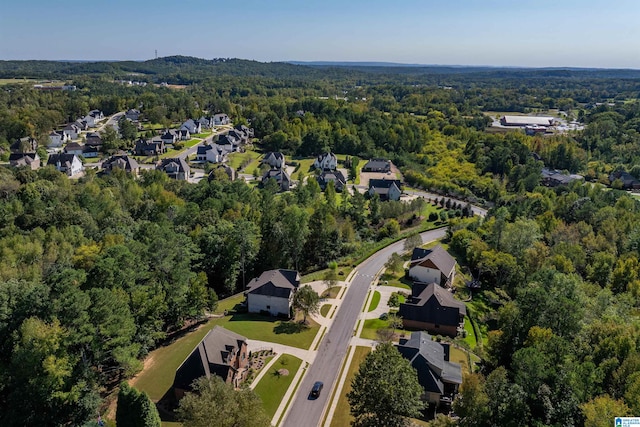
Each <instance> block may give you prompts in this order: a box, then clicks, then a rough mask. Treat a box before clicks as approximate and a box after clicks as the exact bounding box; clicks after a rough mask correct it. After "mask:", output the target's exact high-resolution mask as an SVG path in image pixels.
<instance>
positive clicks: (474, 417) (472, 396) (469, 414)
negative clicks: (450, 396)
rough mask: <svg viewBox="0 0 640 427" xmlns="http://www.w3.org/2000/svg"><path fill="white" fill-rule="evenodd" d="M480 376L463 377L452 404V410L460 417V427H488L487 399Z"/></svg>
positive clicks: (482, 379) (468, 375) (482, 378)
mask: <svg viewBox="0 0 640 427" xmlns="http://www.w3.org/2000/svg"><path fill="white" fill-rule="evenodd" d="M484 382H485V381H484V377H483V376H482V375H481V374H467V375H465V376H464V377H463V380H462V385H461V386H460V390H459V391H460V392H459V394H458V396H457V397H456V400H455V401H454V402H453V410H454V411H455V412H456V414H458V415H459V416H460V426H462V427H483V426H489V425H491V423H490V418H489V415H490V414H489V407H488V405H489V397H488V396H487V393H486V392H485V390H484Z"/></svg>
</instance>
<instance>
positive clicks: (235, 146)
mask: <svg viewBox="0 0 640 427" xmlns="http://www.w3.org/2000/svg"><path fill="white" fill-rule="evenodd" d="M217 144H218V145H222V146H223V147H224V149H225V150H227V151H228V152H230V153H235V152H237V151H238V150H239V148H240V140H238V139H236V138H234V137H233V136H232V135H220V136H219V137H218V142H217Z"/></svg>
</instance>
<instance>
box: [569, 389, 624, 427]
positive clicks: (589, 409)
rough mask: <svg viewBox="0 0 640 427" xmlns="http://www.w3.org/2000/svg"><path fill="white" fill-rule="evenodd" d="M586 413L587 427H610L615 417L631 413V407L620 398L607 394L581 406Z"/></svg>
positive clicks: (585, 423) (585, 422)
mask: <svg viewBox="0 0 640 427" xmlns="http://www.w3.org/2000/svg"><path fill="white" fill-rule="evenodd" d="M580 408H581V409H582V414H583V415H584V418H585V420H584V426H585V427H608V426H610V425H611V423H612V422H613V419H614V418H615V417H625V416H628V415H630V411H629V407H628V406H627V405H625V404H624V402H622V401H620V400H616V399H613V398H611V397H610V396H609V395H607V394H605V395H603V396H598V397H595V398H593V399H592V400H590V401H588V402H586V403H584V404H583V405H582V406H580Z"/></svg>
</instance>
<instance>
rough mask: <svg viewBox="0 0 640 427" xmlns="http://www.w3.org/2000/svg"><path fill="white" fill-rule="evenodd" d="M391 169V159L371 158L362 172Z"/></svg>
mask: <svg viewBox="0 0 640 427" xmlns="http://www.w3.org/2000/svg"><path fill="white" fill-rule="evenodd" d="M389 171H391V160H386V159H371V160H369V161H368V162H367V163H366V164H365V165H364V167H363V168H362V172H389Z"/></svg>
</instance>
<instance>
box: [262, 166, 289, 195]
mask: <svg viewBox="0 0 640 427" xmlns="http://www.w3.org/2000/svg"><path fill="white" fill-rule="evenodd" d="M270 179H273V180H275V181H276V184H278V187H280V191H289V189H290V188H291V177H290V176H289V174H288V173H287V171H286V170H284V169H269V170H268V171H266V172H265V173H264V175H262V181H261V182H260V186H262V187H264V186H265V185H267V183H268V182H269V180H270Z"/></svg>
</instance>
